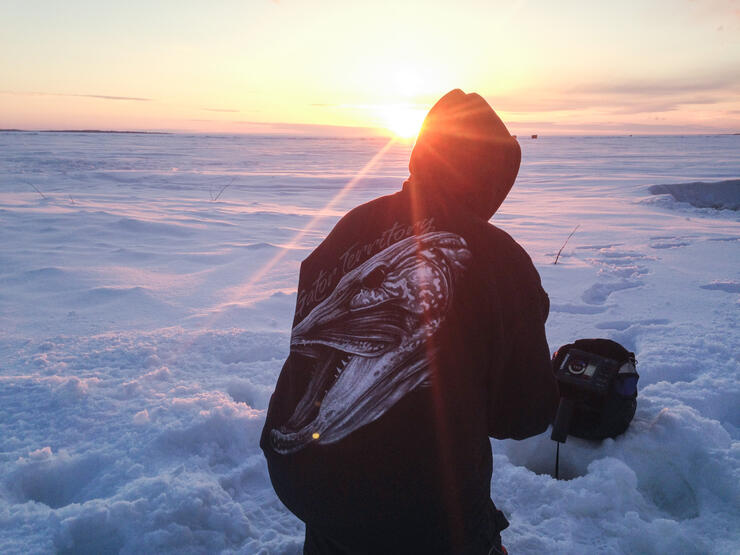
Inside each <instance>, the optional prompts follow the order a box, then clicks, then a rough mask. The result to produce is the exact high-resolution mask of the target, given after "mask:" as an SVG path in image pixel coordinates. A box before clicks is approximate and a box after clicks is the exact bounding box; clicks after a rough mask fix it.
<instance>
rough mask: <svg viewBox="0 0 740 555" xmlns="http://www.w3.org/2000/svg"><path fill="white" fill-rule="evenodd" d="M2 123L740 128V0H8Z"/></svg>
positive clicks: (1, 14)
mask: <svg viewBox="0 0 740 555" xmlns="http://www.w3.org/2000/svg"><path fill="white" fill-rule="evenodd" d="M0 21H2V30H1V31H0V128H5V129H7V128H20V129H91V128H94V129H121V130H169V131H202V132H229V133H232V132H236V133H292V134H323V133H326V134H335V133H336V134H347V135H352V134H359V135H363V134H374V133H380V134H386V133H390V131H389V129H390V130H394V131H396V132H397V133H400V134H412V132H413V130H414V129H416V128H418V125H419V123H420V122H421V119H422V118H423V115H424V113H425V112H426V111H427V110H428V109H429V108H430V107H431V105H432V104H433V103H434V102H435V101H436V100H437V99H438V98H439V97H441V96H442V95H443V94H444V93H446V92H447V91H449V90H451V89H454V88H462V89H463V90H465V91H466V92H478V93H479V94H481V95H482V96H484V97H485V98H486V99H487V100H488V101H489V103H490V104H491V105H492V106H493V107H494V109H495V110H496V111H497V112H498V113H499V115H500V116H501V117H502V119H503V120H504V122H505V123H506V124H507V125H508V127H509V129H510V131H511V132H512V133H519V134H530V133H542V134H622V133H628V134H630V133H634V134H637V133H737V132H740V0H652V1H651V0H637V1H631V0H620V1H618V2H617V1H604V2H601V1H593V0H588V1H586V0H584V1H581V0H560V1H557V2H553V1H532V0H530V1H527V0H489V1H482V0H481V1H473V0H456V1H455V2H452V1H447V2H437V1H434V0H411V1H406V2H404V1H400V0H396V1H394V2H384V1H381V0H375V1H367V2H365V1H347V0H343V1H333V0H332V1H320V0H314V1H309V0H273V1H270V0H240V1H236V0H221V1H216V0H211V1H208V2H206V1H202V2H197V1H191V0H159V1H157V0H146V1H140V0H127V1H125V2H100V1H97V0H96V1H87V0H66V1H65V2H60V1H56V0H48V1H40V0H20V1H16V0H0Z"/></svg>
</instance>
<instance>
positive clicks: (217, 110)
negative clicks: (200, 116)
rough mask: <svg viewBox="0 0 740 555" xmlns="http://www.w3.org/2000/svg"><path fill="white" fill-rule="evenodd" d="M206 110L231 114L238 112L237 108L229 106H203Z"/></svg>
mask: <svg viewBox="0 0 740 555" xmlns="http://www.w3.org/2000/svg"><path fill="white" fill-rule="evenodd" d="M203 109H204V110H205V111H206V112H228V113H231V114H236V113H238V112H239V110H233V109H231V108H203Z"/></svg>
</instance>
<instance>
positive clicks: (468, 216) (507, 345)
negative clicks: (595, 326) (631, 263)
mask: <svg viewBox="0 0 740 555" xmlns="http://www.w3.org/2000/svg"><path fill="white" fill-rule="evenodd" d="M520 159H521V152H520V147H519V144H518V143H517V141H516V139H515V138H513V137H512V136H511V135H510V134H509V132H508V131H507V129H506V126H505V125H504V124H503V123H502V121H501V120H500V119H499V117H498V116H497V115H496V113H495V112H494V111H493V109H492V108H491V107H490V106H489V105H488V103H487V102H486V101H485V100H484V99H483V98H482V97H480V96H479V95H477V94H465V93H464V92H463V91H461V90H459V89H456V90H453V91H451V92H449V93H448V94H446V95H445V96H444V97H442V98H441V99H440V100H439V101H438V102H437V103H436V104H435V105H434V107H433V108H432V109H431V110H430V111H429V113H428V115H427V117H426V118H425V120H424V124H423V126H422V130H421V132H420V134H419V136H418V138H417V142H416V144H415V146H414V148H413V151H412V153H411V158H410V161H409V170H410V176H409V178H408V180H406V181H405V182H404V184H403V188H402V190H401V191H398V192H397V193H395V194H392V195H388V196H384V197H381V198H378V199H375V200H373V201H371V202H368V203H366V204H363V205H361V206H358V207H356V208H354V209H353V210H351V211H350V212H349V213H347V214H346V215H345V216H344V217H343V218H342V219H341V220H340V221H339V222H338V223H337V224H336V226H335V227H334V229H333V230H332V231H331V232H330V233H329V235H328V236H327V237H326V239H325V240H324V241H323V242H322V243H321V244H320V245H319V246H318V247H317V248H316V249H315V250H314V251H313V252H312V253H311V254H310V256H308V258H306V259H305V260H304V261H303V263H302V264H301V269H300V277H299V284H298V294H297V302H296V311H295V319H294V323H293V328H292V334H291V341H290V355H289V356H288V358H287V360H286V361H285V364H284V366H283V369H282V371H281V373H280V376H279V378H278V381H277V384H276V387H275V392H274V394H273V395H272V398H271V400H270V404H269V408H268V411H267V417H266V421H265V426H264V430H263V432H262V437H261V446H262V449H263V451H264V454H265V457H266V459H267V463H268V470H269V473H270V477H271V480H272V484H273V487H274V488H275V491H276V493H277V495H278V496H279V498H280V499H281V500H282V502H283V503H284V504H285V506H286V507H287V508H288V509H290V510H291V511H292V512H293V513H294V514H295V515H296V516H297V517H298V518H300V519H301V520H302V521H304V522H305V523H306V537H305V544H304V553H332V554H334V553H383V554H386V553H481V554H483V553H497V552H501V551H500V550H501V538H500V531H501V530H502V529H503V528H505V527H506V526H507V525H508V522H507V521H506V518H505V517H504V515H503V514H502V513H501V512H500V511H498V510H497V509H496V507H495V505H494V504H493V502H492V500H491V495H490V488H491V486H490V483H491V475H492V455H491V444H490V441H489V436H492V437H494V438H498V439H504V438H514V439H522V438H526V437H528V436H532V435H535V434H539V433H542V432H543V431H545V430H546V428H547V426H548V424H549V423H550V422H551V420H552V418H553V416H554V413H555V410H556V408H557V403H558V390H557V384H556V382H555V379H554V377H553V372H552V368H551V362H550V352H549V348H548V344H547V340H546V337H545V328H544V324H545V320H546V318H547V314H548V310H549V300H548V297H547V294H546V293H545V292H544V291H543V289H542V286H541V284H540V278H539V275H538V273H537V271H536V270H535V268H534V266H533V264H532V261H531V259H530V257H529V256H528V255H527V253H526V252H525V251H524V249H523V248H522V247H520V246H519V245H518V244H517V243H516V242H515V241H514V240H513V239H512V238H511V237H510V236H509V235H507V234H506V233H505V232H504V231H502V230H500V229H499V228H497V227H495V226H493V225H491V224H490V223H488V220H489V219H490V218H491V216H492V215H493V214H494V212H496V210H497V209H498V207H499V206H500V205H501V203H502V202H503V200H504V198H505V197H506V195H507V194H508V192H509V190H510V189H511V187H512V185H513V183H514V180H515V178H516V175H517V173H518V171H519V164H520Z"/></svg>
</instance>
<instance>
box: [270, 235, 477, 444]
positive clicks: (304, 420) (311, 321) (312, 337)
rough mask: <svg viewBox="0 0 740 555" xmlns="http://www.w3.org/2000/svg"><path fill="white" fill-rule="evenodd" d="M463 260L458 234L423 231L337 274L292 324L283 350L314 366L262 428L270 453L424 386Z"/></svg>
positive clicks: (322, 435) (347, 428) (365, 417)
mask: <svg viewBox="0 0 740 555" xmlns="http://www.w3.org/2000/svg"><path fill="white" fill-rule="evenodd" d="M470 260H471V254H470V251H469V250H468V248H467V244H466V243H465V240H464V239H462V238H461V237H459V236H458V235H455V234H453V233H448V232H430V233H425V234H423V235H418V236H412V237H408V238H407V239H404V240H402V241H399V242H397V243H395V244H393V245H391V246H390V247H388V248H386V249H385V250H383V251H381V252H379V253H377V254H376V255H374V256H372V257H371V258H369V259H368V260H366V261H365V262H364V263H363V264H361V265H359V266H358V267H356V268H355V269H354V270H352V271H350V272H348V273H347V274H345V275H344V276H343V277H342V279H341V280H340V281H339V283H338V284H337V286H336V287H335V289H334V291H333V292H332V293H331V295H329V297H327V298H326V299H324V300H323V301H322V302H321V303H319V304H318V305H316V306H315V307H314V308H313V310H311V312H310V313H309V314H308V315H307V316H306V317H305V318H304V319H303V320H301V321H300V322H299V323H298V324H296V326H295V327H294V328H293V332H292V337H291V349H292V351H293V352H295V353H298V354H303V355H306V356H308V357H310V358H312V359H313V360H315V363H314V367H313V373H312V377H311V380H310V382H309V384H308V387H307V388H306V391H305V393H304V395H303V397H302V398H301V399H300V401H299V402H298V403H297V406H296V408H295V410H294V412H293V414H292V416H291V417H290V419H289V420H288V421H287V422H286V423H285V424H284V425H283V426H281V427H280V428H276V429H273V430H272V431H271V434H270V437H271V441H272V444H273V447H274V448H275V450H276V451H277V452H279V453H283V454H287V453H292V452H295V451H299V450H300V449H303V448H304V447H306V446H307V445H309V444H310V443H312V442H315V443H319V444H329V443H334V442H336V441H339V440H340V439H342V438H344V437H346V436H347V435H348V434H350V433H352V432H353V431H355V430H357V429H358V428H361V427H362V426H365V425H367V424H369V423H371V422H373V421H374V420H376V419H378V418H379V417H380V416H382V415H383V414H384V413H385V412H386V411H387V410H388V409H389V408H391V407H392V406H393V405H395V404H396V403H397V402H398V401H399V400H401V399H402V398H403V397H404V396H405V395H406V394H407V393H409V392H410V391H413V390H414V389H415V388H417V387H418V386H420V385H422V384H423V383H425V382H427V381H428V379H429V357H430V356H431V355H432V353H430V352H428V349H427V339H428V338H429V337H431V336H432V335H433V334H434V333H435V332H436V330H437V329H438V328H439V326H440V325H441V323H442V322H443V321H444V318H445V316H446V314H447V311H448V309H449V307H450V304H451V302H452V295H453V291H454V288H455V283H456V281H457V280H458V279H459V277H460V276H461V275H462V273H463V272H464V271H465V269H466V268H467V266H468V264H469V263H470Z"/></svg>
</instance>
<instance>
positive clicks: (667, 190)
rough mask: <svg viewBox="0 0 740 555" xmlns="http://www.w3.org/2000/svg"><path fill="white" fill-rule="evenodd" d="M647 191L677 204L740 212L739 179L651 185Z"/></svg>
mask: <svg viewBox="0 0 740 555" xmlns="http://www.w3.org/2000/svg"><path fill="white" fill-rule="evenodd" d="M649 191H650V192H651V193H652V194H654V195H664V194H668V195H671V196H672V197H673V198H674V199H675V200H677V201H679V202H688V203H689V204H691V205H692V206H696V207H697V208H715V209H717V210H724V209H727V210H740V179H729V180H727V181H720V182H719V183H702V182H700V181H699V182H694V183H676V184H673V185H653V186H652V187H650V188H649Z"/></svg>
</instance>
